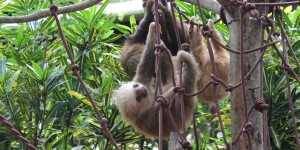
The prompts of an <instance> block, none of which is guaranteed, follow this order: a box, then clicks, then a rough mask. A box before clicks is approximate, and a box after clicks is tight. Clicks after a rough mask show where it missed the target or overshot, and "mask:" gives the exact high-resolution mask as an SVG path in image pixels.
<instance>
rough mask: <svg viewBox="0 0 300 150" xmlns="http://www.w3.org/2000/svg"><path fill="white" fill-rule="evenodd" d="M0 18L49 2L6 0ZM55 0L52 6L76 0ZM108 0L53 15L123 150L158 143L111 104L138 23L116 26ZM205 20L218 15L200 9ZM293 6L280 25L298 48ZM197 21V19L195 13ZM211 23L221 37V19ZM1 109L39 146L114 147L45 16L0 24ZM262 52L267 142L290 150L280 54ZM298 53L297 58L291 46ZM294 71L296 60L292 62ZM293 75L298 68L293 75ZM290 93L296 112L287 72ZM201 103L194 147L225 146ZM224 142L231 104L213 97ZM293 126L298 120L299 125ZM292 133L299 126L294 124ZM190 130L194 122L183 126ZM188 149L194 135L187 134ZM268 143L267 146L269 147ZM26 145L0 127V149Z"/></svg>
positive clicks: (186, 8) (191, 11) (193, 12)
mask: <svg viewBox="0 0 300 150" xmlns="http://www.w3.org/2000/svg"><path fill="white" fill-rule="evenodd" d="M2 2H4V1H1V0H0V16H20V15H24V14H31V13H33V12H35V11H37V10H40V9H48V7H49V5H50V3H49V1H46V0H45V1H36V0H24V1H20V0H11V1H10V3H7V2H6V3H2ZM77 2H78V0H75V1H64V0H55V3H56V4H58V5H59V6H65V5H70V4H72V3H77ZM177 4H178V6H180V8H181V10H183V12H184V13H185V14H186V15H187V16H188V17H190V16H198V14H199V11H198V9H197V7H196V6H194V5H191V4H188V3H184V2H182V1H177ZM107 5H108V1H106V2H104V3H103V5H102V6H101V7H100V6H94V7H91V8H89V9H86V10H82V11H80V12H75V13H70V14H64V15H61V16H60V21H61V25H62V28H63V31H64V34H65V35H66V38H67V42H68V46H69V48H70V50H71V53H72V55H73V57H74V59H75V61H76V63H77V64H78V65H79V66H80V70H79V72H80V75H81V76H82V77H83V79H84V81H85V83H86V85H87V86H88V89H89V91H90V92H91V94H92V97H93V98H94V100H95V103H96V105H97V107H98V109H99V110H100V113H101V115H102V116H103V117H105V118H107V120H108V121H107V123H108V128H109V130H110V131H111V133H112V134H113V137H114V139H115V140H116V141H117V143H118V144H119V146H120V147H121V148H122V149H128V148H129V149H136V148H138V144H139V143H140V142H143V143H144V149H149V150H150V149H153V147H157V144H156V141H155V140H153V139H145V138H144V137H142V136H141V135H140V134H138V133H136V132H135V131H134V130H133V129H132V128H131V127H130V126H128V125H126V124H124V123H123V122H122V120H121V119H120V117H119V115H118V111H117V109H116V107H115V106H114V105H113V103H112V102H111V101H110V97H111V93H112V91H113V89H115V88H116V87H117V86H118V85H119V84H121V83H122V82H124V81H127V80H128V77H127V75H126V74H125V73H124V71H123V69H122V68H121V66H120V64H119V56H118V55H119V51H120V47H121V44H120V41H122V40H123V39H122V37H124V35H126V34H129V33H132V32H133V31H134V30H135V29H136V27H137V25H136V24H137V23H136V20H135V18H134V17H133V16H132V17H130V27H127V26H124V25H121V24H117V23H115V18H113V17H110V16H109V15H106V14H104V13H103V11H104V9H105V7H106V6H107ZM204 15H205V18H206V19H213V20H214V21H215V20H218V18H219V16H218V15H216V14H214V13H212V12H210V11H208V10H204ZM299 15H300V7H298V9H297V10H294V11H291V10H290V8H289V7H288V8H286V10H285V11H284V19H285V22H284V23H285V28H286V31H287V34H288V36H289V38H290V39H291V41H292V46H293V49H294V50H298V49H299V48H300V42H299V41H300V40H299V32H300V31H299V23H300V17H299ZM197 20H201V19H200V18H199V17H198V18H197ZM216 27H217V29H218V30H219V31H221V32H222V35H223V37H224V38H225V39H226V40H227V41H228V36H229V31H228V29H227V27H226V25H225V24H223V23H222V22H218V23H217V24H216ZM0 41H1V42H0V74H1V76H0V84H1V86H0V114H1V115H3V116H4V117H5V118H6V119H8V120H9V121H10V122H11V123H12V124H13V125H14V127H15V128H16V129H17V130H19V131H20V132H21V133H22V135H24V136H25V137H26V138H27V139H28V140H30V142H31V143H33V144H34V145H35V146H37V147H38V149H113V147H112V145H111V144H110V142H109V141H108V140H107V138H106V137H105V136H104V134H103V132H102V131H101V129H100V127H99V122H98V119H97V117H96V115H95V113H94V111H93V109H92V107H91V104H90V102H89V101H88V99H87V97H86V96H85V93H84V92H83V90H82V88H81V86H80V84H79V82H78V80H77V79H76V77H73V76H72V71H71V65H70V61H69V59H68V57H67V54H66V52H65V49H64V48H63V45H62V42H61V38H60V36H59V34H58V32H57V27H56V24H55V22H54V19H53V18H52V17H48V18H44V19H40V20H37V21H33V22H29V23H22V24H1V25H0ZM267 52H268V53H267V55H266V56H265V64H267V65H265V67H264V77H265V79H264V80H265V83H264V85H265V88H264V96H265V100H266V101H267V103H268V104H269V105H270V110H269V113H268V115H269V116H268V119H269V121H268V122H269V133H270V136H271V145H272V148H274V149H291V148H295V144H294V137H293V130H292V127H291V117H290V115H289V114H290V112H289V106H288V102H287V94H286V83H285V82H284V79H285V76H284V72H283V69H281V68H280V67H281V66H280V64H278V61H277V60H279V58H278V56H277V55H276V53H275V52H274V51H273V49H272V48H268V50H267ZM296 55H297V58H300V56H299V52H298V51H296ZM291 65H292V66H293V67H294V68H295V67H296V65H295V62H294V61H291ZM296 73H297V74H299V70H298V72H296ZM290 79H291V81H292V83H291V85H292V91H293V92H292V97H293V100H294V103H295V111H296V114H297V117H298V118H300V116H299V114H300V113H299V106H300V101H299V99H300V94H299V86H297V84H296V81H295V79H294V78H293V77H291V78H290ZM210 105H211V104H208V103H200V104H198V105H197V108H196V109H195V114H196V123H197V126H198V128H197V129H198V133H197V134H198V135H199V137H200V138H199V140H198V143H199V144H200V148H201V149H218V148H224V146H225V144H224V142H223V139H222V135H221V134H220V127H219V123H218V120H217V118H216V116H215V115H212V114H211V113H210V112H209V109H210ZM220 107H221V113H222V119H223V123H224V127H225V133H226V136H227V139H229V140H231V126H230V124H231V120H230V117H231V116H230V113H229V111H230V102H229V100H224V101H222V102H220ZM298 126H299V123H298ZM298 130H299V128H298ZM189 133H193V126H192V125H190V126H189ZM192 143H193V146H194V147H195V144H194V143H195V141H194V138H192ZM273 145H274V146H273ZM9 148H11V149H25V146H24V145H23V144H22V143H21V142H20V141H18V140H17V139H16V138H15V136H14V135H13V134H12V133H11V132H10V131H9V130H8V129H7V127H5V126H0V149H9Z"/></svg>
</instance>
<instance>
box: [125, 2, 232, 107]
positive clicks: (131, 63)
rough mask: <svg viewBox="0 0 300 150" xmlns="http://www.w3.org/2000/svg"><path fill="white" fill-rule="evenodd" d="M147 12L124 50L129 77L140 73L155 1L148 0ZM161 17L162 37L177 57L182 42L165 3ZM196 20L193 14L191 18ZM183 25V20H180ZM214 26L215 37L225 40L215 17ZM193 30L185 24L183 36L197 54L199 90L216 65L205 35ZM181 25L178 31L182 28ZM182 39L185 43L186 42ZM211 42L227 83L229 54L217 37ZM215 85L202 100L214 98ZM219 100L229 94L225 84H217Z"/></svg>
mask: <svg viewBox="0 0 300 150" xmlns="http://www.w3.org/2000/svg"><path fill="white" fill-rule="evenodd" d="M145 3H146V11H147V14H146V15H145V17H144V18H143V19H142V21H141V22H140V24H139V26H138V28H137V30H136V32H135V33H134V34H133V35H130V36H129V37H128V39H127V41H126V42H125V46H124V48H123V49H122V51H121V55H120V60H121V65H122V67H123V68H124V69H125V71H126V73H127V74H128V75H129V76H134V75H135V72H136V68H137V65H138V64H139V62H140V58H141V54H142V52H143V50H144V48H145V44H147V43H145V42H146V37H147V34H148V29H149V24H150V23H151V22H152V21H153V0H148V1H147V0H145ZM159 9H160V18H159V20H160V21H159V23H160V25H161V39H162V41H163V42H164V43H165V45H166V47H167V48H168V49H169V50H170V51H171V54H172V55H173V56H175V55H176V54H177V52H178V49H179V48H178V46H177V45H178V44H177V41H176V35H175V30H174V26H173V24H174V22H173V20H172V15H171V12H170V11H169V10H168V8H167V7H166V6H165V4H164V5H163V4H161V3H160V2H159ZM191 20H192V21H195V18H194V17H193V18H192V19H191ZM177 23H178V25H179V21H178V20H177ZM208 25H209V27H210V29H212V31H213V36H214V37H215V38H216V39H217V40H218V41H219V42H221V43H224V40H223V38H222V37H221V35H220V33H219V32H218V31H217V30H216V28H215V27H214V24H213V22H212V20H209V21H208ZM191 27H193V29H192V30H191V31H192V32H191V33H189V28H190V26H189V25H188V24H187V23H184V26H183V28H184V33H182V32H180V39H181V40H184V39H185V40H186V41H183V42H188V43H189V44H190V48H189V50H190V52H191V53H192V54H193V55H194V56H195V58H196V60H197V62H198V64H199V69H198V70H199V71H200V74H199V78H198V81H197V90H200V89H201V88H203V87H204V86H205V85H206V84H207V83H208V82H209V81H210V80H211V74H212V64H211V61H210V57H209V52H208V49H207V47H206V43H204V41H203V37H202V35H201V34H200V31H199V29H198V27H196V28H194V26H191ZM181 29H182V28H181V27H180V26H179V27H178V30H179V31H181ZM183 42H182V43H183ZM210 43H211V45H212V48H213V52H214V59H215V64H216V77H217V78H219V79H221V80H223V81H224V82H225V83H226V84H228V83H229V65H230V64H229V61H230V58H229V54H228V53H227V52H226V50H225V49H224V48H222V47H221V46H219V45H218V44H217V43H216V42H215V41H214V40H213V39H210ZM212 88H213V85H210V86H208V88H207V89H206V90H205V91H203V92H202V93H201V94H200V95H199V96H198V97H199V99H200V100H202V101H212V100H213V93H212ZM216 94H217V99H218V100H220V99H223V98H225V97H227V96H228V95H229V92H226V91H225V88H224V87H223V86H222V85H217V89H216Z"/></svg>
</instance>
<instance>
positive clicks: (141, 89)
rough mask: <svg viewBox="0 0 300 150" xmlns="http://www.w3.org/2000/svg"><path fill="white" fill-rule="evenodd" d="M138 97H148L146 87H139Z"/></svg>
mask: <svg viewBox="0 0 300 150" xmlns="http://www.w3.org/2000/svg"><path fill="white" fill-rule="evenodd" d="M137 95H138V96H140V97H146V96H147V89H146V88H145V87H139V88H138V89H137Z"/></svg>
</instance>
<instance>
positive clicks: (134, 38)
mask: <svg viewBox="0 0 300 150" xmlns="http://www.w3.org/2000/svg"><path fill="white" fill-rule="evenodd" d="M161 2H163V0H159V3H158V6H159V24H160V26H161V40H162V41H163V42H164V44H165V45H166V47H167V48H168V49H169V50H170V51H171V54H172V56H176V54H177V52H178V49H179V48H178V44H177V40H176V34H175V29H174V21H173V19H172V14H171V12H170V11H169V10H168V8H167V6H166V3H164V4H162V3H161ZM144 3H146V7H145V9H146V15H145V16H144V18H143V19H142V20H141V21H140V23H139V25H138V27H137V29H136V31H135V32H134V33H133V34H132V35H129V36H127V37H126V42H125V46H124V48H123V49H122V51H121V55H120V61H121V65H122V67H123V68H124V69H125V72H126V73H127V74H128V75H129V76H131V77H133V76H134V75H135V72H136V68H137V65H138V63H139V61H140V58H141V54H142V52H143V50H144V47H145V42H146V37H147V34H148V31H149V25H150V23H151V22H153V21H154V15H153V13H154V1H153V0H145V2H144ZM177 24H179V23H177ZM179 29H180V28H179ZM179 31H180V32H179V37H180V39H181V41H183V42H185V37H187V34H188V33H187V31H185V33H182V32H181V30H179Z"/></svg>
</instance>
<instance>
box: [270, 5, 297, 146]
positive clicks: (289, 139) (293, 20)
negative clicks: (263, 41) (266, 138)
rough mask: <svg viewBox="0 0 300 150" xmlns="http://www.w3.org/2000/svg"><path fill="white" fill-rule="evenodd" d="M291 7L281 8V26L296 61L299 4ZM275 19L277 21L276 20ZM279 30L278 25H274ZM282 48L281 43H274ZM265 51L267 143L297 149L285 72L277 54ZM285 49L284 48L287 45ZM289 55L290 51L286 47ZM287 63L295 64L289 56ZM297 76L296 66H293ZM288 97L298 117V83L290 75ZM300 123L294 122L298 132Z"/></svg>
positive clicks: (272, 51)
mask: <svg viewBox="0 0 300 150" xmlns="http://www.w3.org/2000/svg"><path fill="white" fill-rule="evenodd" d="M291 10H292V7H287V8H285V9H284V11H283V17H284V26H285V31H286V33H287V36H288V37H289V40H290V41H291V43H292V47H293V49H294V51H295V53H296V56H297V58H298V61H299V60H300V59H299V58H300V55H299V52H298V51H297V50H299V48H300V45H299V42H300V29H299V21H300V17H299V16H300V7H297V9H296V10H295V11H291ZM275 23H278V22H277V20H276V22H275ZM278 30H279V31H280V29H279V28H278ZM277 47H279V48H280V50H282V45H277ZM268 50H269V52H268V54H267V55H266V56H265V63H264V98H265V100H266V102H267V103H268V104H269V111H268V126H269V135H270V138H271V145H274V146H273V147H272V148H273V149H297V145H296V144H295V142H294V141H295V134H294V130H293V126H292V118H291V112H290V107H289V102H288V92H287V83H286V76H285V72H284V70H283V69H282V66H281V64H279V62H278V60H280V58H279V56H278V55H277V54H276V53H275V51H274V50H273V49H272V48H269V49H268ZM287 50H288V48H287ZM289 55H290V56H291V53H290V51H289ZM289 59H290V62H291V66H292V67H293V68H296V62H295V61H294V59H293V58H292V57H290V58H289ZM294 71H295V72H296V74H297V75H298V76H299V69H295V70H294ZM289 78H290V81H291V83H290V85H291V97H292V100H293V104H294V107H293V108H294V111H295V114H296V119H297V118H300V115H299V114H300V113H299V112H300V91H299V90H300V89H299V83H298V82H297V81H296V80H295V77H294V76H293V75H290V77H289ZM299 126H300V123H299V121H298V122H297V127H298V132H300V128H299Z"/></svg>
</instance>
